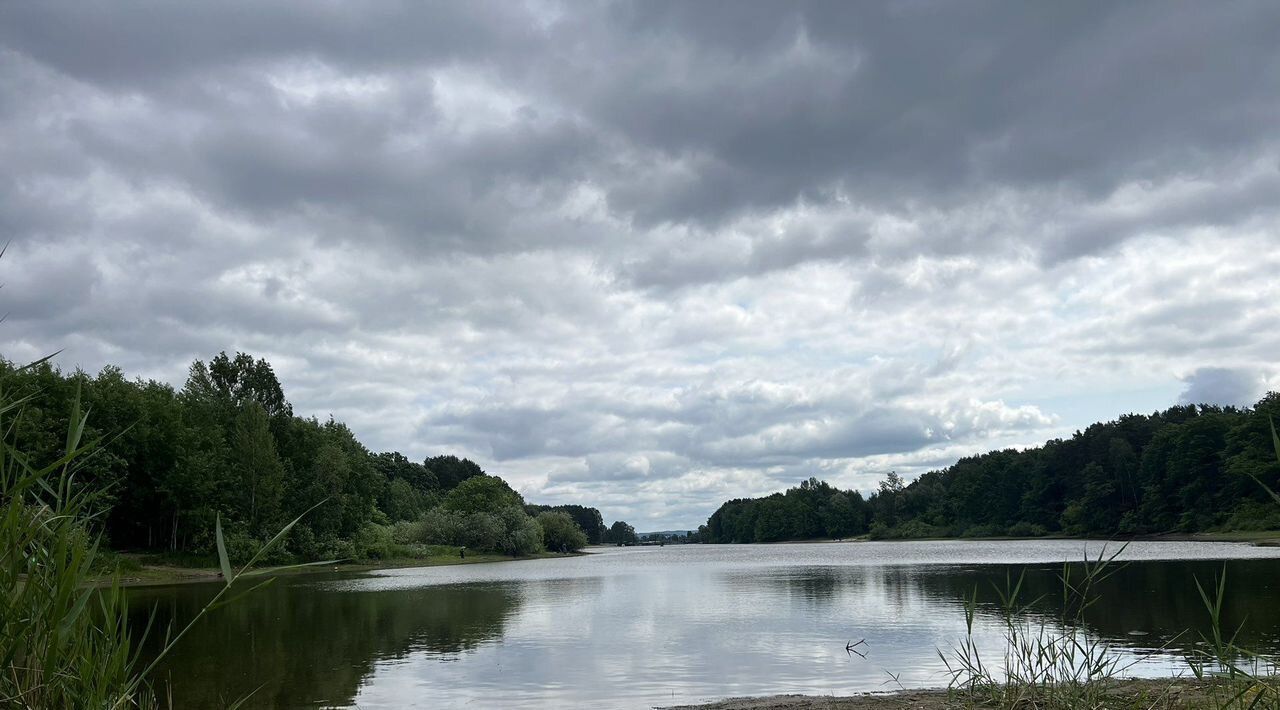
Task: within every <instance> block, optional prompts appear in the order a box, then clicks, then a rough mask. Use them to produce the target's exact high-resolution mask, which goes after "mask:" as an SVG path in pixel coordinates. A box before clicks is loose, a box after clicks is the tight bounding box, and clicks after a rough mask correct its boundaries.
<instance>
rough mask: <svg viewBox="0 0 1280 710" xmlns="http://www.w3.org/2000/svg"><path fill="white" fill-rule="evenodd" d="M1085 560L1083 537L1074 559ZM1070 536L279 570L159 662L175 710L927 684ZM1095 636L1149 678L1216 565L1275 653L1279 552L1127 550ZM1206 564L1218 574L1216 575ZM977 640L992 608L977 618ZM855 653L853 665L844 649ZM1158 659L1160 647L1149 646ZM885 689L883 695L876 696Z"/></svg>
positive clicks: (606, 701)
mask: <svg viewBox="0 0 1280 710" xmlns="http://www.w3.org/2000/svg"><path fill="white" fill-rule="evenodd" d="M1099 547H1100V546H1099V545H1097V544H1094V543H1090V545H1089V548H1090V554H1093V555H1096V554H1097V549H1098V548H1099ZM1084 553H1085V543H1082V542H1072V541H1031V542H1021V541H1018V542H1014V541H1000V542H978V541H954V542H885V543H828V544H798V545H743V546H709V545H691V546H684V547H680V546H668V547H663V548H608V549H605V550H601V551H599V552H595V553H593V554H590V555H587V556H584V557H569V558H562V559H551V560H530V561H518V562H508V563H497V564H486V565H469V566H462V567H435V568H425V569H409V570H391V571H383V572H376V573H371V574H358V575H357V574H348V575H307V576H300V577H293V578H284V579H281V580H279V581H278V582H277V583H276V584H275V585H273V586H272V587H269V588H268V589H266V590H264V591H262V592H259V593H256V594H255V595H254V596H252V597H250V598H248V599H245V600H243V601H241V602H239V603H237V604H235V605H233V606H231V607H226V608H223V609H221V610H218V611H217V612H215V614H214V615H213V616H211V617H210V618H209V619H207V620H206V621H205V622H202V624H201V626H199V627H197V628H196V629H195V630H193V631H192V632H191V634H189V635H188V636H187V638H186V639H184V640H183V645H182V646H181V647H180V649H179V651H178V652H177V653H176V654H175V655H174V656H173V657H172V658H171V659H170V660H169V661H168V662H167V665H166V666H165V675H166V677H168V678H169V679H171V682H172V690H173V696H174V704H175V706H176V707H194V708H199V707H221V706H223V705H225V704H226V702H227V701H228V700H232V699H235V698H238V697H240V696H242V695H244V694H245V693H247V692H249V691H250V690H253V689H254V688H258V687H259V686H261V687H260V689H259V690H258V691H257V693H256V694H255V695H254V696H253V701H255V702H251V703H249V704H248V705H249V706H250V707H360V708H402V707H421V708H438V707H477V708H484V707H601V708H610V707H621V708H630V707H635V708H643V707H652V706H654V705H669V704H673V703H681V702H693V701H701V700H712V699H716V698H722V697H726V696H731V695H765V694H773V693H788V692H803V693H836V694H840V693H853V692H862V691H877V690H890V689H895V688H896V687H897V685H896V683H894V682H892V681H890V679H889V675H888V674H889V673H890V672H891V673H893V674H895V675H897V676H898V679H899V682H901V683H902V684H903V685H904V686H906V687H931V686H938V685H945V677H944V676H943V675H942V673H941V668H942V666H941V662H940V661H939V659H938V656H937V652H936V649H938V648H940V647H941V648H944V649H945V648H947V647H949V645H950V644H951V643H952V642H954V641H957V640H959V639H961V638H962V637H963V633H964V614H963V611H962V601H961V598H962V596H963V595H964V594H966V593H969V592H970V591H971V590H973V588H974V586H975V585H977V586H978V588H979V590H980V599H981V598H982V596H983V595H985V597H986V600H987V602H991V603H993V602H994V601H995V599H994V594H993V593H991V592H990V591H989V590H990V589H991V584H990V583H991V582H992V581H998V582H999V583H1000V584H1001V585H1003V583H1004V580H1005V577H1006V574H1008V573H1010V572H1012V573H1013V574H1014V575H1015V576H1016V574H1017V573H1018V571H1019V570H1021V569H1026V570H1028V577H1027V583H1026V585H1027V586H1028V587H1029V592H1030V593H1029V594H1028V595H1027V596H1028V598H1032V597H1037V596H1040V595H1042V594H1043V595H1046V597H1045V600H1044V601H1043V602H1042V603H1040V604H1039V605H1038V606H1037V607H1036V609H1035V611H1034V612H1033V613H1038V614H1043V615H1044V616H1045V618H1052V616H1053V614H1054V611H1055V609H1056V608H1057V603H1056V602H1055V601H1054V597H1055V594H1056V592H1057V590H1058V586H1059V584H1058V582H1057V579H1056V576H1055V575H1056V574H1057V572H1058V571H1059V570H1060V569H1061V566H1060V564H1057V563H1060V562H1061V561H1064V560H1079V559H1081V557H1082V555H1083V554H1084ZM1125 558H1126V559H1129V560H1133V563H1132V564H1130V565H1129V566H1127V567H1126V568H1125V569H1124V570H1122V571H1121V572H1119V573H1118V574H1117V575H1116V576H1115V577H1114V578H1113V579H1112V580H1111V582H1110V583H1108V585H1107V587H1106V589H1105V593H1106V596H1105V600H1104V602H1103V603H1102V604H1101V605H1100V606H1098V607H1097V608H1096V612H1095V613H1093V615H1092V617H1091V618H1090V619H1089V623H1090V629H1091V630H1092V632H1093V633H1094V634H1097V635H1099V636H1101V637H1104V638H1106V639H1109V640H1110V641H1111V642H1113V643H1114V644H1115V645H1116V647H1117V648H1118V649H1120V650H1121V652H1122V653H1125V654H1131V655H1133V657H1134V658H1138V659H1141V661H1140V663H1139V665H1137V666H1136V667H1135V669H1134V672H1136V673H1142V674H1167V673H1169V672H1170V671H1171V670H1172V669H1174V668H1176V667H1178V665H1179V663H1180V661H1179V660H1178V658H1177V653H1178V651H1179V650H1180V649H1183V648H1185V647H1186V646H1187V645H1188V644H1189V643H1190V642H1191V638H1193V637H1194V631H1193V633H1192V634H1191V635H1186V634H1184V635H1183V636H1182V637H1178V634H1179V632H1183V631H1184V630H1187V629H1193V630H1194V629H1195V628H1197V627H1199V625H1200V624H1201V622H1202V619H1203V616H1204V613H1203V610H1202V607H1201V605H1200V602H1199V600H1198V598H1197V596H1196V592H1195V587H1194V584H1193V582H1192V579H1193V577H1194V576H1199V577H1200V578H1201V579H1212V578H1213V576H1214V575H1215V574H1216V573H1219V572H1221V570H1222V569H1223V567H1224V564H1225V567H1226V570H1227V575H1228V581H1229V584H1228V595H1229V599H1228V601H1227V608H1228V609H1229V610H1230V617H1231V618H1229V619H1228V623H1232V621H1233V620H1234V622H1235V623H1238V622H1239V620H1240V619H1242V618H1243V617H1244V616H1245V615H1246V614H1247V615H1248V619H1249V633H1248V634H1247V637H1245V638H1242V640H1243V641H1244V642H1246V643H1249V644H1252V645H1253V646H1254V647H1256V648H1258V649H1260V650H1266V651H1270V652H1275V651H1280V595H1278V594H1277V592H1278V591H1280V589H1278V588H1277V580H1280V559H1278V558H1280V548H1257V547H1249V546H1246V545H1237V544H1226V543H1177V542H1160V543H1153V542H1147V543H1134V544H1132V545H1131V546H1130V547H1129V549H1128V550H1127V551H1126V555H1125ZM1224 560H1225V562H1224ZM215 590H216V587H212V586H210V585H182V586H173V587H159V588H142V589H137V590H135V591H134V592H133V594H132V598H133V605H134V609H135V612H136V613H138V614H140V615H141V614H143V613H144V612H145V611H146V610H148V609H150V608H151V607H153V606H155V607H157V608H158V617H157V619H158V621H159V622H161V623H167V622H168V621H169V620H170V619H176V620H178V621H182V620H185V619H187V618H190V616H191V615H192V614H194V612H195V610H196V609H197V608H198V607H199V606H200V605H201V604H203V603H204V601H205V600H207V599H208V598H209V597H210V596H211V595H212V594H213V593H214V591H215ZM978 627H979V633H980V637H981V638H982V639H983V640H984V642H985V643H987V644H993V643H997V641H998V639H999V634H998V628H999V622H998V617H997V616H996V609H995V608H994V606H993V605H988V606H984V607H983V610H982V612H981V613H980V617H979V620H978ZM857 639H866V646H865V647H862V648H864V649H865V650H866V651H867V657H866V658H865V659H863V658H859V657H857V656H850V655H849V654H847V653H846V652H845V644H846V643H847V642H849V641H851V640H857ZM1161 649H1163V650H1161ZM886 681H889V683H888V684H886Z"/></svg>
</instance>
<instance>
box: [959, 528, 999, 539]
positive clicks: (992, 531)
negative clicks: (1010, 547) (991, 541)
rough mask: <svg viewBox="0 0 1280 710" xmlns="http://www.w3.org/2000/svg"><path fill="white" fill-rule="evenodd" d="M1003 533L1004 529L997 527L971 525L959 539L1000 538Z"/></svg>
mask: <svg viewBox="0 0 1280 710" xmlns="http://www.w3.org/2000/svg"><path fill="white" fill-rule="evenodd" d="M1004 533H1005V531H1004V528H1001V527H1000V526H999V525H972V526H970V527H969V528H968V529H967V530H965V531H964V532H963V533H962V534H961V537H1000V536H1002V535H1004Z"/></svg>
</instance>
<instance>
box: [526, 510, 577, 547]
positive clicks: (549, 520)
mask: <svg viewBox="0 0 1280 710" xmlns="http://www.w3.org/2000/svg"><path fill="white" fill-rule="evenodd" d="M537 521H538V525H539V526H540V527H541V528H542V544H543V546H545V547H546V549H548V550H553V551H556V552H575V551H577V550H581V549H582V548H584V547H586V546H587V534H586V533H585V532H583V531H582V528H581V527H579V526H578V524H577V523H576V522H574V520H573V518H572V517H570V516H569V514H568V513H565V512H562V511H551V510H548V511H546V512H543V513H539V514H538V517H537Z"/></svg>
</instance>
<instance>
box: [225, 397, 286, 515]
mask: <svg viewBox="0 0 1280 710" xmlns="http://www.w3.org/2000/svg"><path fill="white" fill-rule="evenodd" d="M230 453H231V457H230V458H231V465H232V467H233V469H234V471H235V479H236V480H237V481H238V482H239V486H240V492H241V494H242V495H243V497H244V499H243V500H242V501H241V511H240V512H241V513H242V514H246V513H247V514H246V515H245V518H244V519H245V521H246V522H247V524H248V528H249V533H250V534H251V535H254V536H262V535H265V534H267V533H268V532H269V531H273V530H276V529H278V528H279V526H280V524H281V523H283V522H284V521H283V520H282V515H281V512H282V506H281V499H282V497H283V495H284V466H283V465H282V464H281V463H280V457H279V456H278V455H277V454H276V444H275V439H274V438H273V437H272V435H271V428H270V420H269V419H268V418H267V411H266V410H265V409H263V408H262V405H260V404H258V403H257V402H248V403H246V404H245V405H244V406H243V407H242V408H241V410H240V413H239V414H238V415H237V416H236V422H235V431H234V432H233V434H232V441H231V451H230Z"/></svg>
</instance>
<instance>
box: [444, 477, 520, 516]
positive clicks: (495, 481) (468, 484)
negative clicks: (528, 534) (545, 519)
mask: <svg viewBox="0 0 1280 710" xmlns="http://www.w3.org/2000/svg"><path fill="white" fill-rule="evenodd" d="M440 505H441V506H442V507H443V508H444V509H445V510H452V511H455V512H458V513H462V514H464V515H466V514H469V513H492V512H496V511H498V510H500V509H502V508H506V507H508V506H513V505H514V506H517V507H520V508H523V507H524V499H523V498H521V497H520V494H519V493H516V492H515V491H514V490H512V489H511V486H508V485H507V482H506V481H504V480H502V479H501V478H498V477H497V476H489V475H480V476H474V477H472V478H468V479H466V480H464V481H463V482H462V483H460V484H458V486H457V487H456V488H454V489H453V490H451V491H449V493H448V494H447V495H445V497H444V501H443V502H442V503H441V504H440ZM521 512H523V510H522V511H521Z"/></svg>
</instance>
